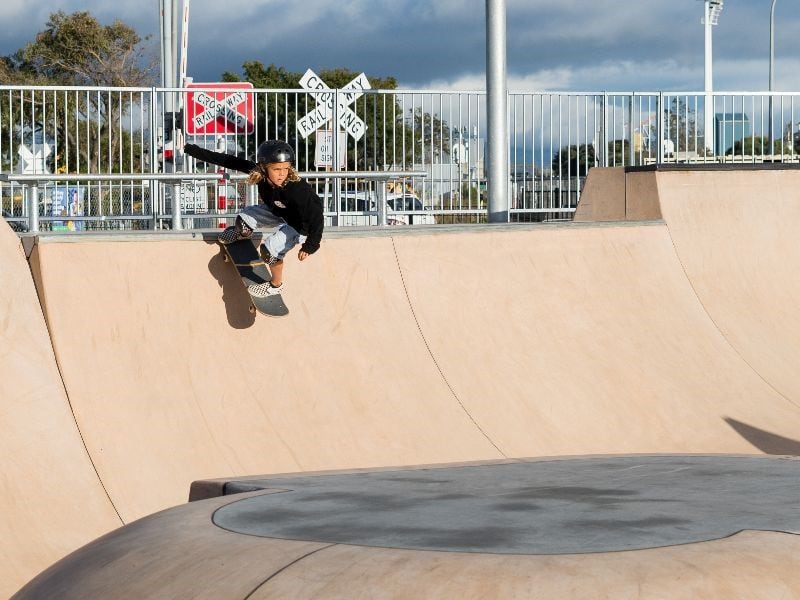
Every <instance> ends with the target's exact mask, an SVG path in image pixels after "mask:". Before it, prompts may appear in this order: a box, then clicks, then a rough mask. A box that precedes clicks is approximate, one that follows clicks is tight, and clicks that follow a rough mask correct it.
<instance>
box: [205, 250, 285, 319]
mask: <svg viewBox="0 0 800 600" xmlns="http://www.w3.org/2000/svg"><path fill="white" fill-rule="evenodd" d="M220 247H221V248H222V258H223V259H224V260H225V262H230V263H232V264H233V266H235V267H236V270H237V271H238V272H239V276H240V277H241V278H242V284H243V285H244V287H245V290H246V289H247V286H249V285H252V284H259V283H265V282H267V281H270V280H271V279H272V275H271V273H270V271H269V267H267V265H266V263H265V262H264V261H263V260H261V256H259V254H258V249H257V248H256V247H255V245H254V244H253V242H252V241H251V240H239V241H238V242H233V243H232V244H220ZM247 293H248V295H249V296H250V312H252V313H254V312H255V311H258V312H260V313H262V314H264V315H268V316H270V317H283V316H285V315H288V314H289V308H288V307H287V306H286V304H285V303H284V301H283V298H282V297H281V295H280V294H275V295H274V296H267V297H266V298H258V297H256V296H253V294H250V292H249V291H248V292H247Z"/></svg>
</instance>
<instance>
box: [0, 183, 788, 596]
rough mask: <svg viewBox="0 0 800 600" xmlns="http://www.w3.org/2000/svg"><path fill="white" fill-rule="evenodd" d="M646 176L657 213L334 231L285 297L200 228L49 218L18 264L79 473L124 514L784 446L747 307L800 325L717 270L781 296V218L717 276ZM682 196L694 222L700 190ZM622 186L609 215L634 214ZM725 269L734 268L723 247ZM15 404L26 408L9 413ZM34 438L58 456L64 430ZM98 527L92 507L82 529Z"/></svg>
mask: <svg viewBox="0 0 800 600" xmlns="http://www.w3.org/2000/svg"><path fill="white" fill-rule="evenodd" d="M658 175H659V176H660V175H661V174H660V173H659V174H658ZM655 181H656V179H655V176H654V178H653V183H652V185H650V184H647V185H638V184H637V186H634V188H635V189H636V190H645V191H647V194H648V204H647V206H648V208H647V210H645V211H640V213H641V214H644V213H646V214H648V215H652V214H653V210H654V209H658V208H660V209H661V210H663V212H664V219H665V220H664V221H651V222H627V223H619V222H615V223H607V224H598V223H592V224H565V225H555V226H553V225H539V226H519V227H491V226H489V227H467V228H463V229H459V228H453V229H451V228H433V229H426V230H413V229H409V230H406V231H402V230H390V233H389V234H388V235H387V234H380V233H375V232H372V233H368V234H364V235H344V234H339V235H337V234H336V233H335V232H329V233H328V234H327V235H326V238H325V241H324V244H323V247H322V249H321V250H320V252H319V254H317V255H315V256H313V257H312V258H311V259H310V260H308V261H306V262H304V263H303V264H299V263H298V262H297V261H296V260H294V259H290V260H289V264H288V266H287V269H286V279H287V282H288V286H289V287H288V290H287V292H286V301H287V304H288V305H289V307H290V310H291V314H290V315H289V317H286V318H283V319H267V318H265V317H255V316H252V315H250V314H249V312H248V311H247V304H248V302H247V296H246V293H245V292H244V290H243V289H242V288H241V285H240V282H239V280H238V278H237V277H236V276H235V274H234V273H233V272H232V269H230V267H229V265H225V264H223V262H222V260H221V257H220V255H219V252H218V250H217V248H216V246H215V245H214V244H212V243H209V242H208V241H204V240H203V239H202V236H200V235H196V236H192V235H191V234H179V233H176V234H162V235H155V234H144V235H139V236H136V235H127V236H116V237H115V236H92V235H84V236H77V237H67V236H52V237H42V238H41V239H40V240H39V242H38V243H37V244H36V246H35V248H34V251H33V254H32V255H31V265H32V268H33V271H34V277H35V280H36V282H37V285H38V289H39V295H40V298H41V301H42V304H43V309H44V313H45V315H46V317H47V322H48V325H49V330H50V336H51V341H52V348H53V349H54V353H55V358H56V359H57V362H58V368H59V369H60V375H61V379H62V380H63V387H62V388H61V390H60V391H59V392H58V393H53V394H52V395H48V402H50V403H52V404H54V405H56V406H57V407H59V408H57V409H54V410H55V412H54V413H53V414H58V411H60V412H61V414H62V415H65V417H64V418H63V419H62V421H63V422H61V424H60V425H59V426H58V429H59V431H63V432H68V433H67V434H64V435H67V436H68V437H70V436H71V438H72V439H73V440H74V444H73V445H74V446H75V447H76V448H77V451H82V452H83V456H84V458H83V459H82V460H83V463H84V464H86V465H88V466H87V467H86V468H81V469H80V472H81V473H83V474H84V476H86V477H88V478H89V479H90V480H91V481H90V482H89V483H87V484H86V485H83V486H81V489H82V490H84V493H85V490H87V489H88V490H91V489H98V490H101V491H102V495H101V496H99V497H100V500H101V501H102V502H104V503H105V506H106V512H108V511H111V513H112V515H111V517H112V520H114V519H116V513H115V512H114V510H116V512H118V513H119V515H120V518H121V520H122V521H124V522H126V523H129V522H131V521H133V520H135V519H137V518H139V517H143V516H146V515H149V514H151V513H154V512H156V511H158V510H161V509H164V508H167V507H170V506H175V505H179V504H182V503H183V502H185V500H186V499H187V495H188V490H189V486H190V484H191V482H193V481H195V480H201V479H213V478H235V477H241V476H248V475H258V474H265V475H267V474H276V473H302V472H313V471H322V470H330V469H354V468H371V467H383V468H385V467H395V466H402V465H422V464H437V465H444V464H452V463H461V462H468V461H496V460H504V459H518V458H523V457H547V456H575V457H583V456H586V455H596V454H604V455H620V454H642V453H644V454H686V453H703V454H718V453H726V454H758V453H768V454H800V434H798V432H800V406H798V400H797V397H795V396H794V392H793V390H794V389H796V387H792V386H798V385H800V384H798V382H797V376H796V373H797V372H798V370H797V369H796V368H795V365H794V362H793V360H792V359H788V358H787V359H785V360H783V361H777V360H776V361H770V360H769V357H770V354H769V353H767V352H766V351H765V353H764V355H763V357H762V358H763V359H764V363H762V362H759V360H758V358H759V356H758V354H759V353H758V346H756V345H754V344H752V343H751V342H752V338H751V337H750V335H751V333H750V332H752V331H753V330H754V328H755V329H758V328H757V327H755V325H747V323H746V322H747V318H748V315H749V316H750V317H752V318H751V321H752V322H753V323H755V324H756V325H759V326H761V327H762V329H761V330H760V331H761V334H760V335H761V336H762V338H763V339H764V340H765V341H764V342H763V343H762V344H761V346H763V347H767V346H768V345H769V343H768V341H769V336H770V335H772V334H771V333H770V332H774V335H775V336H776V339H777V340H778V345H777V346H776V349H774V350H770V352H774V353H775V355H780V354H782V353H786V352H788V349H789V340H790V337H791V331H793V329H792V327H794V325H790V326H789V330H788V332H781V331H778V329H779V328H778V327H776V326H774V325H769V327H767V328H766V329H763V327H764V325H763V322H764V320H765V319H766V317H764V316H763V315H762V318H761V319H757V318H755V317H753V315H757V314H758V313H757V312H756V313H749V312H748V311H749V310H750V309H744V312H741V309H737V310H740V312H738V313H737V312H736V310H734V309H735V305H736V303H737V302H738V300H737V297H736V295H735V294H733V293H732V292H731V290H734V291H737V293H742V294H744V297H745V298H747V297H748V296H747V294H746V291H747V289H748V286H749V285H750V283H748V282H753V281H755V279H754V278H755V277H756V275H759V276H760V277H762V278H765V279H762V280H760V281H762V283H759V285H763V286H764V287H765V289H761V288H759V292H758V293H759V294H760V295H761V296H760V300H759V302H760V306H762V307H765V308H769V307H770V306H776V305H777V304H779V303H782V302H783V301H784V300H785V299H786V298H785V297H784V296H783V295H781V294H782V292H781V291H780V290H779V289H778V287H777V286H776V285H774V283H770V282H774V281H775V280H772V279H769V278H770V275H768V274H763V273H762V274H758V273H757V265H758V264H772V262H773V261H778V260H780V257H778V256H773V255H771V254H769V253H771V252H780V250H781V249H782V248H786V246H788V245H789V244H790V243H791V242H792V241H794V234H793V231H794V230H793V229H792V227H791V225H789V224H786V225H785V226H783V227H780V228H778V229H777V234H776V235H777V236H781V237H785V238H787V239H784V240H782V241H780V242H779V241H775V242H774V243H772V244H760V245H757V247H753V248H750V249H749V252H750V253H751V254H752V260H751V262H750V263H749V266H748V268H747V277H749V278H750V279H749V280H748V279H747V278H745V279H744V281H745V284H743V285H742V286H740V287H739V288H736V287H735V286H734V285H733V284H730V285H728V284H726V285H727V287H725V288H724V289H722V290H720V289H718V288H715V287H714V286H713V284H714V277H713V276H712V275H713V269H711V270H709V271H703V270H702V269H701V267H702V266H703V265H708V264H709V263H708V261H710V260H711V259H710V258H708V256H707V254H709V253H711V254H712V257H715V258H716V260H718V261H720V264H723V265H724V264H725V260H726V259H725V256H724V253H725V250H724V249H721V247H720V246H719V245H713V244H709V245H708V246H704V245H703V244H702V243H701V242H700V241H698V239H697V238H698V236H700V237H702V236H703V235H706V233H705V232H706V229H702V228H700V229H693V228H692V227H691V226H690V225H689V224H688V223H689V222H691V218H690V217H689V216H687V215H688V213H687V215H684V216H680V214H681V213H680V211H681V210H682V209H681V205H680V199H681V196H679V195H674V196H670V193H671V191H670V190H671V189H672V187H670V186H673V184H672V183H669V182H667V183H665V185H666V186H667V187H666V188H662V187H659V186H660V185H661V184H660V183H659V184H658V185H656V183H655ZM639 183H641V181H640V182H639ZM645 183H646V182H645ZM648 185H649V186H650V187H648ZM616 187H617V188H619V186H618V185H617V186H616ZM634 188H631V189H634ZM648 190H649V191H648ZM656 192H657V193H659V194H661V197H660V198H659V197H655V196H653V194H654V193H656ZM654 197H655V200H656V201H655V203H654V200H653V198H654ZM686 197H689V198H690V199H691V198H694V200H691V202H692V204H693V205H694V206H695V207H696V208H695V210H696V211H697V212H698V217H697V218H698V219H700V220H701V221H702V220H703V219H704V217H703V214H702V212H703V211H704V210H709V211H711V209H710V208H708V207H705V205H704V204H703V203H702V202H701V201H700V200H699V196H694V197H693V196H691V195H688V196H686ZM670 198H673V199H672V200H670ZM629 200H630V202H629ZM662 200H663V202H662ZM633 201H634V199H633V197H631V198H626V200H625V202H624V203H623V207H624V214H625V215H629V214H636V207H635V205H634V204H633ZM659 203H660V204H659ZM741 203H742V204H746V199H744V198H742V201H741ZM714 208H715V209H716V208H718V207H714ZM745 212H746V211H745ZM709 214H713V211H712V212H710V213H709ZM786 214H788V213H786ZM676 215H677V216H676ZM716 218H717V217H716V216H712V217H710V219H712V220H713V219H716ZM731 218H732V219H734V221H732V222H735V217H731ZM747 218H754V217H753V215H752V213H748V217H747ZM673 227H674V228H675V231H674V232H673ZM698 227H700V226H698ZM703 227H706V228H710V225H705V226H703ZM717 234H718V235H722V233H721V230H720V231H718V232H717ZM788 238H791V240H790V239H788ZM747 239H748V240H749V241H748V242H747V243H753V244H756V241H757V240H756V239H755V238H753V237H752V236H751V237H750V238H747ZM718 249H719V253H720V254H719V255H716V254H714V253H715V252H716V251H717V250H718ZM13 251H14V252H17V253H18V254H17V256H18V258H17V260H18V262H19V263H20V264H21V265H23V266H24V262H23V261H22V259H21V258H19V252H20V251H19V249H18V248H15V249H14V250H13ZM743 251H744V252H747V250H746V249H743ZM11 252H12V250H11V249H8V250H7V249H6V248H5V247H4V249H3V256H5V255H6V254H9V253H11ZM792 256H796V254H795V255H792ZM791 260H794V259H791ZM719 272H720V273H722V274H724V275H725V277H727V278H729V279H730V280H732V281H735V280H736V278H735V277H734V275H737V273H736V270H735V269H733V268H731V269H728V270H727V271H726V269H725V268H723V267H720V271H719ZM779 274H780V271H779ZM20 276H21V275H20ZM725 277H723V279H724V278H725ZM767 280H769V281H767ZM764 281H767V283H770V286H771V287H769V286H767V283H763V282H764ZM704 282H706V283H704ZM31 289H32V288H31ZM16 293H17V292H15V294H16ZM720 293H725V294H727V295H728V296H729V297H726V298H724V299H720V298H717V297H716V294H720ZM771 294H772V295H771ZM22 297H23V296H20V298H22ZM27 298H28V299H27V300H26V303H27V304H29V305H33V307H34V308H37V307H36V299H35V297H31V296H30V294H29V296H28V297H27ZM4 301H5V300H4ZM726 306H727V307H733V308H730V309H725V307H726ZM781 314H783V313H781ZM740 318H741V319H742V320H743V321H744V324H740V323H739V319H740ZM785 318H787V319H788V318H789V317H788V316H786V317H785ZM28 319H33V317H32V316H30V315H27V316H24V317H22V318H21V320H24V321H26V322H27V320H28ZM39 319H40V322H41V315H40V317H39ZM796 322H797V321H793V322H792V323H796ZM775 323H779V321H775ZM41 327H42V329H40V331H41V332H42V333H41V335H40V337H43V338H44V340H46V339H47V338H46V333H44V331H43V326H41ZM737 328H738V329H737ZM737 331H738V332H739V333H738V334H737ZM765 332H766V333H765ZM759 339H760V338H759ZM780 344H784V345H783V346H780ZM750 350H753V352H751V351H750ZM48 352H50V354H48V355H47V356H48V357H49V358H48V360H49V361H50V362H51V364H52V362H53V354H52V351H50V350H48ZM792 356H793V357H794V355H792ZM765 363H769V364H768V365H766V366H769V367H772V370H771V371H770V370H767V369H766V366H765ZM4 368H5V367H4ZM4 372H5V371H4ZM52 376H53V377H54V378H55V382H56V383H59V379H58V371H53V374H52ZM56 387H58V386H56ZM4 402H5V393H4ZM30 426H31V424H30V423H28V422H27V421H26V420H25V419H24V418H22V417H20V418H19V420H18V421H15V422H13V423H12V424H11V425H10V427H11V428H12V429H15V430H17V431H21V432H23V434H24V432H25V431H26V429H25V428H26V427H30ZM18 445H19V443H18ZM84 445H85V449H84V448H83V447H84ZM40 450H41V452H42V453H43V456H45V457H47V459H49V460H50V463H51V464H54V465H59V464H60V460H61V456H62V454H64V453H63V452H60V451H59V450H58V449H47V448H43V449H40ZM87 453H88V457H89V459H90V460H89V459H87V458H86V454H87ZM43 460H44V459H43ZM80 464H81V462H80V461H77V462H76V461H71V462H70V465H80ZM3 468H4V469H5V470H7V469H10V468H11V467H9V466H6V465H5V464H4V466H3ZM27 468H28V469H29V470H34V471H36V469H38V468H40V467H39V466H37V465H35V466H28V467H27ZM76 468H77V467H76ZM95 471H96V472H95ZM39 472H40V471H37V473H39ZM4 473H5V471H4ZM54 489H58V488H54ZM106 493H107V497H106V496H105V494H106ZM12 497H13V495H12ZM97 497H98V494H93V495H92V498H97ZM75 498H79V499H80V498H81V496H76V495H75V493H73V492H72V491H71V488H69V487H67V488H66V492H63V493H62V492H58V498H57V500H58V502H59V503H72V502H74V503H76V504H78V505H79V506H85V505H86V504H87V502H89V501H88V500H81V501H80V503H79V502H78V500H75ZM14 510H18V509H17V508H15V507H13V506H12V513H13V511H14ZM187 510H188V509H187ZM189 512H191V513H192V514H193V515H196V517H193V518H201V517H199V516H197V515H198V514H199V513H198V512H197V510H195V509H192V510H191V511H189ZM86 514H87V515H89V513H88V512H87V513H86ZM98 514H99V515H102V514H103V511H99V512H98ZM181 514H188V513H181ZM87 518H92V519H94V517H93V516H91V515H89V516H88V517H87ZM76 522H78V521H76ZM111 527H113V525H111ZM147 527H150V525H149V524H148V525H144V524H143V525H142V526H141V527H140V528H139V530H142V528H147ZM108 528H109V525H108V524H107V521H106V519H105V518H104V517H102V516H101V517H98V518H97V519H96V521H93V523H92V527H91V528H89V527H86V530H87V531H89V530H91V531H92V532H94V533H93V534H91V535H87V537H86V539H91V537H92V536H93V535H97V533H99V532H100V531H104V530H107V529H108ZM26 531H27V530H26ZM148 531H150V530H148ZM49 535H51V536H53V537H58V536H60V535H61V533H60V528H57V527H54V528H53V532H49ZM127 535H128V534H126V533H120V535H119V536H116V537H114V538H113V539H114V540H120V539H123V538H124V539H129V538H127V537H126V536H127ZM148 536H150V537H148V539H152V537H151V536H152V532H151V533H148ZM23 537H24V536H23ZM789 537H792V536H789ZM134 538H135V536H134ZM27 543H28V542H26V541H24V540H23V541H20V542H19V544H20V545H21V546H24V545H25V544H27ZM114 543H116V542H114ZM126 543H128V542H126ZM237 543H238V542H237ZM738 543H741V542H737V544H738ZM747 543H750V542H747ZM784 543H785V542H780V543H777V545H776V553H779V552H778V550H779V549H785V548H786V547H785V546H782V545H781V544H784ZM234 545H235V544H234ZM757 546H758V544H757V543H753V544H752V547H750V549H748V550H746V551H745V553H744V555H747V556H751V555H752V551H754V549H755V548H756V547H757ZM253 547H259V548H260V547H262V546H259V544H255V543H254V545H253ZM271 547H272V546H271ZM320 547H321V546H314V545H312V546H308V545H303V544H300V545H299V546H297V548H296V550H297V552H298V553H299V554H298V556H305V554H307V553H308V552H312V553H313V552H316V551H317V550H319V548H320ZM15 551H16V550H15V549H14V547H13V546H9V550H8V552H15ZM265 551H266V552H267V553H269V552H272V550H265ZM354 551H355V550H354ZM780 551H782V550H780ZM175 552H179V550H175ZM332 552H334V553H338V554H341V553H342V552H343V549H342V548H338V549H336V550H335V551H332ZM326 553H327V554H328V555H330V552H328V551H326ZM690 554H691V553H690ZM320 556H321V555H320ZM373 556H376V555H374V554H373ZM675 556H676V557H677V556H678V555H677V554H676V555H675ZM681 556H686V555H684V554H682V555H681ZM392 557H393V558H392V559H391V561H390V563H387V565H388V564H396V563H395V558H396V557H395V555H392ZM250 558H252V557H250ZM283 558H286V556H283ZM295 558H296V557H295ZM362 559H364V557H363V556H362ZM98 560H102V558H99V559H98ZM210 560H212V562H213V559H210ZM248 560H249V559H248ZM292 560H294V559H292ZM443 560H444V559H443ZM675 560H678V561H680V560H683V559H682V558H676V559H675ZM412 562H413V561H412ZM600 562H602V561H600ZM612 562H613V561H612ZM276 564H284V565H285V564H286V563H284V562H281V560H278V561H277V563H276ZM420 564H422V563H420ZM563 564H565V565H566V562H565V563H563ZM598 564H600V563H598ZM603 564H606V563H603ZM608 564H610V563H608ZM733 564H735V561H734V563H731V565H733ZM506 566H507V565H506V564H504V565H495V566H494V567H493V568H492V569H494V568H495V567H496V568H497V569H500V571H502V570H503V569H505V568H506ZM441 567H442V568H446V566H445V565H444V564H442V565H441ZM729 567H730V568H734V567H732V566H729V565H728V566H725V567H724V569H723V570H725V569H728V568H729ZM282 568H283V567H278V569H282ZM326 568H328V567H326ZM331 568H332V567H331ZM565 568H566V569H567V570H569V568H568V567H565ZM460 569H461V567H459V568H458V569H456V570H455V571H454V573H455V572H463V571H460ZM492 569H490V570H492ZM712 570H713V569H712ZM187 572H188V571H187ZM715 572H717V571H715ZM371 576H372V575H370V577H371ZM17 579H19V577H17ZM422 580H426V578H422V579H421V580H420V581H422ZM112 583H113V582H112ZM429 583H430V581H429ZM251 589H252V588H251ZM609 589H611V588H609Z"/></svg>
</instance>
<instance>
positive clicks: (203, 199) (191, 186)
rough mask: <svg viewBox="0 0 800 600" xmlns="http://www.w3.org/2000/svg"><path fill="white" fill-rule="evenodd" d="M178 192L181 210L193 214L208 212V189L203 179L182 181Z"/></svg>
mask: <svg viewBox="0 0 800 600" xmlns="http://www.w3.org/2000/svg"><path fill="white" fill-rule="evenodd" d="M178 194H179V197H180V203H181V210H182V211H184V212H187V213H195V214H197V213H207V212H208V190H207V189H206V182H205V181H182V182H181V187H180V188H178Z"/></svg>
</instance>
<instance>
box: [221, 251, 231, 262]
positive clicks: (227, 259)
mask: <svg viewBox="0 0 800 600" xmlns="http://www.w3.org/2000/svg"><path fill="white" fill-rule="evenodd" d="M222 262H231V259H230V258H228V255H227V254H225V253H224V252H223V253H222Z"/></svg>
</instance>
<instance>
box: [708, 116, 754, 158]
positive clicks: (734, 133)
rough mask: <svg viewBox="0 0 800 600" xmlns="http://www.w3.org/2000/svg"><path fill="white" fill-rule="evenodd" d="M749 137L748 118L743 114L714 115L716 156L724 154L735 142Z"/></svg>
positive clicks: (750, 133)
mask: <svg viewBox="0 0 800 600" xmlns="http://www.w3.org/2000/svg"><path fill="white" fill-rule="evenodd" d="M751 135H752V132H751V129H750V118H749V117H748V116H747V115H746V114H745V113H717V114H715V115H714V148H716V149H717V154H725V153H726V152H727V151H728V150H729V149H731V148H733V145H734V144H735V143H736V142H740V141H741V140H743V139H744V138H746V137H750V136H751Z"/></svg>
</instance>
